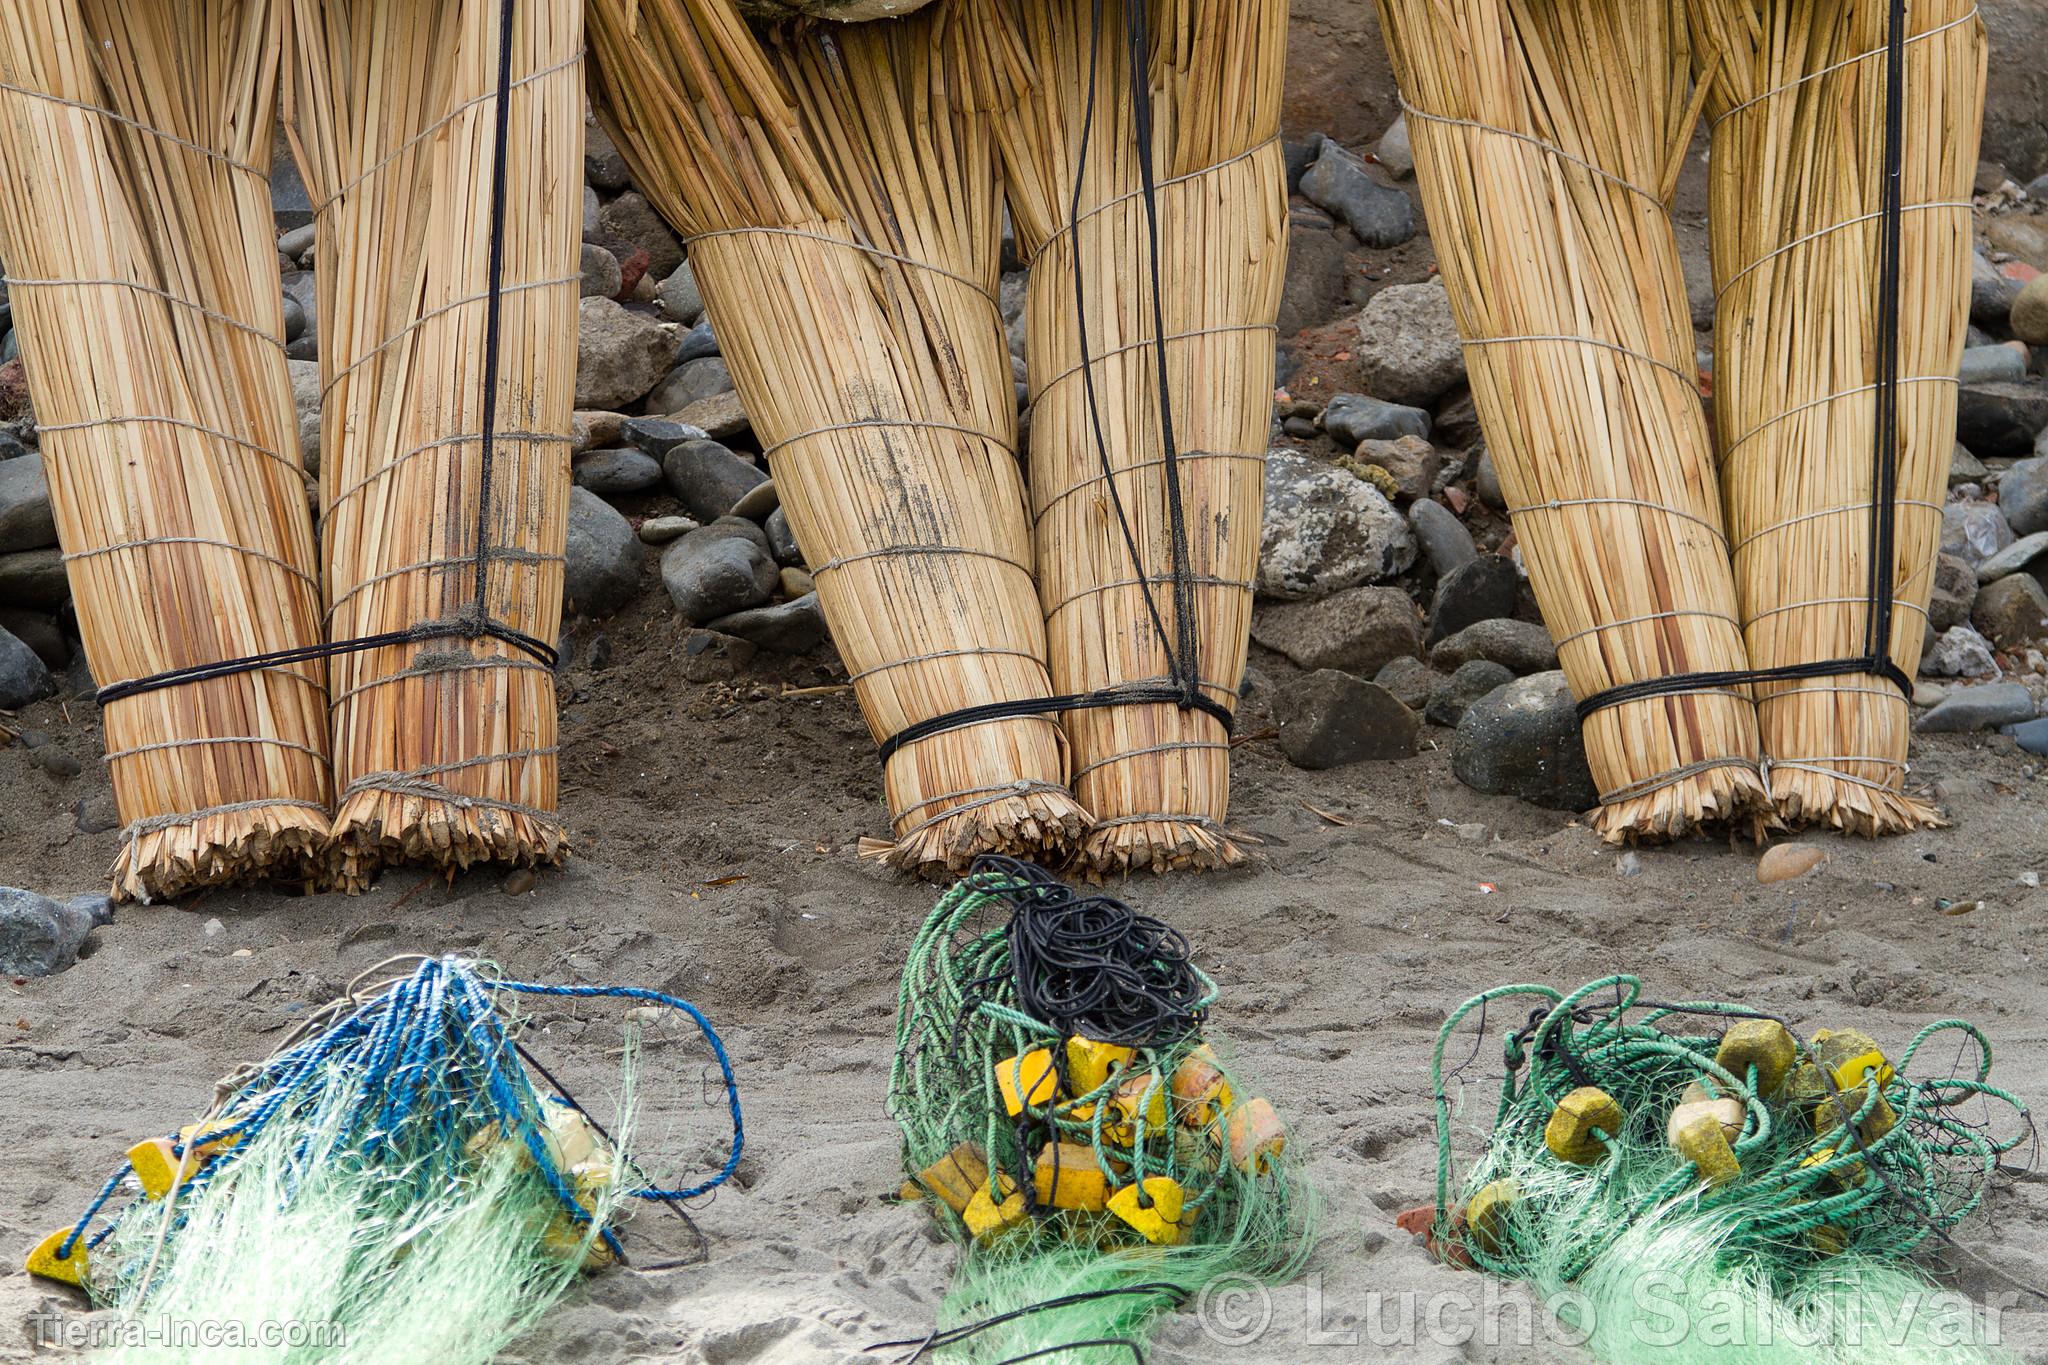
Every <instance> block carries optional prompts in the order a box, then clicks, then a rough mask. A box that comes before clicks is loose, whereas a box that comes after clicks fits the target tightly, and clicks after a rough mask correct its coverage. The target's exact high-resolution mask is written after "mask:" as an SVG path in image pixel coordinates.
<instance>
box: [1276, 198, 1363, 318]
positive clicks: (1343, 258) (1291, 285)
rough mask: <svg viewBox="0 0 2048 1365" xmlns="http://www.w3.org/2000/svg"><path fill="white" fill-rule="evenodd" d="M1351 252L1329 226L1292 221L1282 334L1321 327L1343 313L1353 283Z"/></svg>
mask: <svg viewBox="0 0 2048 1365" xmlns="http://www.w3.org/2000/svg"><path fill="white" fill-rule="evenodd" d="M1351 275H1352V265H1351V253H1350V252H1348V251H1346V250H1345V249H1344V243H1343V242H1342V241H1341V240H1340V239H1339V238H1338V236H1337V234H1336V233H1335V232H1332V231H1331V230H1330V229H1329V228H1328V227H1326V226H1319V225H1316V224H1312V223H1300V222H1290V223H1289V224H1288V228H1287V279H1286V283H1285V284H1284V285H1283V286H1282V288H1281V291H1280V316H1279V319H1278V326H1279V332H1280V335H1281V336H1283V337H1291V336H1293V335H1294V334H1295V333H1297V332H1299V331H1301V330H1302V329H1304V328H1307V327H1320V326H1322V325H1323V324H1324V323H1326V322H1329V321H1331V320H1332V319H1334V318H1336V317H1337V316H1338V315H1339V314H1341V313H1342V312H1343V311H1344V308H1345V303H1346V291H1347V288H1348V286H1349V285H1350V283H1351Z"/></svg>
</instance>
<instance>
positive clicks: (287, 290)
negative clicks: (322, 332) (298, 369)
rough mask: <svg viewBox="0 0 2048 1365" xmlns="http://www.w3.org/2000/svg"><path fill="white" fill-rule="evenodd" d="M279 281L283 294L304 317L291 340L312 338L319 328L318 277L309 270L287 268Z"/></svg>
mask: <svg viewBox="0 0 2048 1365" xmlns="http://www.w3.org/2000/svg"><path fill="white" fill-rule="evenodd" d="M279 283H280V285H281V286H282V288H283V289H284V296H285V297H286V298H288V299H290V300H291V301H292V302H293V303H296V304H297V305H299V312H300V313H301V314H303V315H304V317H305V319H306V325H305V327H304V329H303V330H302V331H301V332H300V334H299V335H298V336H297V337H293V338H291V340H294V341H306V340H311V339H313V334H314V333H317V332H318V331H319V329H320V277H319V276H318V275H316V274H314V273H313V272H312V271H310V270H288V271H286V272H285V273H284V274H283V275H282V276H280V277H279ZM302 358H304V359H311V358H312V357H310V356H308V357H302Z"/></svg>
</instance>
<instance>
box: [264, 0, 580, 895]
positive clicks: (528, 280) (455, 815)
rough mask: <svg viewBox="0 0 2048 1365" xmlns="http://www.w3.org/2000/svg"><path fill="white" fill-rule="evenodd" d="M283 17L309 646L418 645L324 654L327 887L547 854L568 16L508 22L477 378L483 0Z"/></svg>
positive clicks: (571, 40)
mask: <svg viewBox="0 0 2048 1365" xmlns="http://www.w3.org/2000/svg"><path fill="white" fill-rule="evenodd" d="M293 14H294V18H295V25H294V27H295V32H294V34H293V44H292V49H291V51H292V56H293V59H294V69H293V83H292V87H291V90H290V96H291V99H292V117H291V118H290V119H289V120H288V123H289V126H290V128H291V131H292V132H293V134H294V138H295V144H296V145H295V148H294V150H295V151H296V153H297V154H298V156H299V158H300V160H301V162H302V163H303V166H304V170H305V176H306V183H307V184H308V186H310V187H311V189H312V191H313V193H314V195H315V196H316V197H317V199H318V200H319V201H320V207H319V211H318V217H317V223H318V227H319V235H318V252H319V264H320V307H319V310H318V311H319V326H320V360H321V372H322V382H323V386H324V391H325V400H324V404H323V429H324V431H325V432H326V433H327V434H326V436H325V438H324V441H323V446H324V451H325V458H324V460H323V462H322V466H321V471H320V474H321V503H322V507H323V509H324V520H323V523H322V535H323V545H324V550H325V553H326V556H327V574H328V578H327V589H328V604H327V606H328V631H329V635H330V637H331V638H332V639H333V640H335V641H337V642H341V641H349V640H360V639H365V638H369V637H376V636H381V635H383V634H385V633H387V632H394V631H398V632H405V631H411V632H416V638H413V639H410V640H407V641H404V642H402V643H398V644H393V645H388V646H384V647H379V648H375V649H369V650H364V651H361V652H355V653H346V654H342V655H340V656H338V657H337V658H336V659H335V660H334V661H333V664H332V689H333V704H334V753H335V782H336V784H337V786H338V787H339V789H340V791H339V796H338V801H339V809H338V811H337V812H336V815H335V820H334V851H333V857H334V860H335V875H336V876H337V877H338V879H339V880H340V882H341V883H342V885H343V886H344V887H346V888H350V889H354V888H357V887H360V886H361V885H363V884H364V883H365V882H366V881H367V879H368V878H370V877H371V876H372V875H374V873H375V872H376V870H377V868H378V867H380V866H381V865H383V864H386V863H390V862H397V861H425V862H429V863H434V864H438V865H440V866H443V867H446V868H449V869H451V870H452V869H454V868H458V867H465V866H468V865H469V864H471V863H473V862H477V861H489V860H498V861H506V862H515V863H532V862H553V861H559V860H560V859H561V857H562V856H563V854H564V852H565V851H566V841H565V837H564V834H563V830H562V828H561V825H560V823H559V822H558V820H557V818H556V815H555V799H556V782H557V775H556V758H555V734H556V714H555V684H554V673H553V669H552V667H551V660H550V659H549V658H547V657H546V655H547V654H548V653H549V652H550V647H551V646H552V644H553V641H554V640H555V637H556V634H557V632H558V630H559V627H560V624H561V612H562V573H563V549H564V542H565V539H566V536H567V518H568V504H569V432H570V410H571V408H572V405H573V401H574V395H575V371H576V334H577V300H578V294H579V289H578V278H579V271H578V256H577V253H578V250H579V241H580V235H581V222H582V207H581V205H582V199H581V189H582V187H581V183H580V168H581V166H582V164H583V157H582V149H583V99H582V83H581V80H580V76H579V72H578V66H579V59H580V54H581V51H582V46H583V23H582V7H581V6H580V5H578V4H574V3H566V2H565V0H555V2H554V3H543V2H542V0H530V3H525V4H520V5H517V6H515V7H514V9H513V17H512V20H511V30H510V47H511V51H510V68H509V72H507V73H506V74H507V75H508V76H509V78H510V81H511V95H510V99H509V109H508V111H507V125H506V143H505V147H506V155H505V167H504V169H505V176H506V180H505V184H504V194H505V199H504V202H505V204H506V205H507V206H508V207H507V211H506V213H505V215H504V237H503V244H502V245H503V275H502V285H503V288H502V295H501V299H502V303H501V306H502V336H503V338H504V341H503V346H502V352H501V354H500V355H499V357H498V362H497V369H496V373H495V375H493V374H491V373H490V372H489V370H488V367H487V361H488V354H487V353H488V345H489V337H488V334H487V329H488V326H489V322H490V319H491V316H492V312H491V309H490V307H489V306H488V305H489V299H490V296H491V293H492V279H491V274H490V271H491V264H492V259H493V251H492V245H493V243H492V214H491V205H492V184H493V170H494V167H493V158H494V154H495V153H496V151H497V133H496V128H495V126H494V125H495V124H496V122H497V118H498V99H497V91H498V85H499V80H500V12H499V6H498V5H496V4H491V3H486V0H421V2H419V3H415V2H414V0H294V6H293ZM493 389H495V413H494V418H495V421H494V428H495V432H496V439H495V441H494V442H493V443H492V447H491V453H490V455H489V461H488V465H487V463H486V454H485V446H484V442H483V441H482V439H481V433H482V432H483V431H484V429H485V428H484V419H485V404H486V395H487V393H490V392H492V390H493ZM487 470H488V474H487V473H486V471H487ZM480 509H481V510H480ZM486 623H496V624H497V625H498V626H499V627H503V628H508V629H509V632H516V633H517V634H519V635H521V636H524V637H527V638H528V645H529V646H536V645H537V646H538V647H522V646H521V645H520V644H519V643H516V642H514V641H512V640H510V639H506V638H503V637H501V636H499V635H493V634H485V633H481V630H482V628H483V627H484V626H485V625H486ZM430 633H431V634H430Z"/></svg>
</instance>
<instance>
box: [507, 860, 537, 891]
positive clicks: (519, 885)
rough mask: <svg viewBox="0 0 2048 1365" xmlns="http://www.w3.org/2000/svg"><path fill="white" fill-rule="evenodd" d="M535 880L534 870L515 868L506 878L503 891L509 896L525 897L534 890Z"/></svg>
mask: <svg viewBox="0 0 2048 1365" xmlns="http://www.w3.org/2000/svg"><path fill="white" fill-rule="evenodd" d="M535 880H536V878H535V877H534V875H533V869H532V868H530V867H515V868H513V869H512V871H511V873H510V874H508V875H507V876H506V878H505V883H504V886H503V887H502V888H501V889H502V890H503V891H504V893H505V894H506V895H508V896H523V895H525V894H526V893H527V892H529V891H531V890H533V884H534V882H535Z"/></svg>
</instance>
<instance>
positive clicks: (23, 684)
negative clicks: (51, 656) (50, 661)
mask: <svg viewBox="0 0 2048 1365" xmlns="http://www.w3.org/2000/svg"><path fill="white" fill-rule="evenodd" d="M56 690H57V684H56V681H55V680H54V679H53V678H51V677H50V670H49V667H48V665H46V664H44V662H43V661H42V659H41V658H40V657H39V656H38V655H37V654H36V652H35V651H34V650H33V649H30V648H29V647H28V646H27V645H26V644H24V643H22V641H21V640H20V639H19V638H18V637H17V636H16V635H15V634H14V632H12V631H10V630H5V629H0V710H6V711H14V710H18V709H20V708H21V707H24V706H27V705H28V704H29V703H30V702H34V701H40V700H42V699H43V698H44V697H47V696H49V695H50V694H51V693H52V692H55V691H56Z"/></svg>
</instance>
